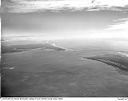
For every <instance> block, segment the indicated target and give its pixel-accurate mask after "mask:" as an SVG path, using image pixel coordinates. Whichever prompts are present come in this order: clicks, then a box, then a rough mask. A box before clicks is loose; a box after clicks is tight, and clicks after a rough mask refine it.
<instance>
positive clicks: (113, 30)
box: [105, 18, 128, 40]
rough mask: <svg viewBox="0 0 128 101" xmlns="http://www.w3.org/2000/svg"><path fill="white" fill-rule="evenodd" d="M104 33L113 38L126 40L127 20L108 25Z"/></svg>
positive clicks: (127, 36) (127, 34) (127, 33)
mask: <svg viewBox="0 0 128 101" xmlns="http://www.w3.org/2000/svg"><path fill="white" fill-rule="evenodd" d="M105 31H106V32H107V33H109V34H110V35H111V36H112V35H113V37H117V38H122V39H127V40H128V18H122V19H118V20H116V23H114V24H112V25H109V26H108V28H107V29H105Z"/></svg>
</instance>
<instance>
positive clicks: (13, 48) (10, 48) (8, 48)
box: [1, 44, 65, 53]
mask: <svg viewBox="0 0 128 101" xmlns="http://www.w3.org/2000/svg"><path fill="white" fill-rule="evenodd" d="M37 48H41V49H44V50H46V49H48V50H55V51H65V49H63V48H60V47H57V46H54V45H52V44H27V45H2V47H1V49H2V50H1V52H2V53H14V52H23V51H29V50H32V49H37Z"/></svg>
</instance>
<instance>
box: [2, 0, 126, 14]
mask: <svg viewBox="0 0 128 101" xmlns="http://www.w3.org/2000/svg"><path fill="white" fill-rule="evenodd" d="M2 2H4V3H3V6H5V8H8V12H17V13H20V12H22V13H25V12H35V11H45V10H52V11H55V10H57V11H58V10H65V9H70V10H83V9H86V10H90V11H94V10H104V9H108V10H127V9H128V7H127V5H128V0H5V1H2Z"/></svg>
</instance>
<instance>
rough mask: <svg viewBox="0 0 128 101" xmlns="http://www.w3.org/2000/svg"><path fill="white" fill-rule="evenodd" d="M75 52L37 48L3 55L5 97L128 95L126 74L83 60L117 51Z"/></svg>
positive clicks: (107, 66)
mask: <svg viewBox="0 0 128 101" xmlns="http://www.w3.org/2000/svg"><path fill="white" fill-rule="evenodd" d="M69 49H72V48H71V47H70V48H69ZM73 50H74V49H72V50H69V51H54V50H53V51H47V50H43V49H34V50H30V51H23V52H14V53H9V54H8V53H7V54H3V59H2V60H3V61H2V63H3V72H2V96H50V97H51V96H62V97H72V96H73V97H88V96H89V97H90V96H91V97H93V96H98V97H104V96H109V97H113V96H128V88H127V86H128V75H127V74H126V73H123V72H122V73H120V72H119V71H118V70H117V69H116V68H114V67H113V66H110V65H107V64H105V63H102V62H98V61H93V60H89V59H83V57H87V56H94V55H100V54H106V53H115V50H114V51H112V50H106V48H105V49H100V48H97V49H96V48H90V47H85V48H83V49H81V50H79V49H78V50H74V51H73ZM119 54H122V53H119ZM123 55H124V53H123ZM125 55H126V54H125Z"/></svg>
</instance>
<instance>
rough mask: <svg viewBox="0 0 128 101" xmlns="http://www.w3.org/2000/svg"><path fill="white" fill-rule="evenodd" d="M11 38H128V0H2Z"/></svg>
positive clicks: (5, 28)
mask: <svg viewBox="0 0 128 101" xmlns="http://www.w3.org/2000/svg"><path fill="white" fill-rule="evenodd" d="M1 11H2V35H3V37H4V38H5V39H8V40H20V39H21V40H22V39H28V40H45V39H49V40H52V39H53V40H54V39H77V38H79V39H84V38H89V39H97V38H102V39H103V38H117V39H119V38H120V39H125V40H127V39H128V34H127V32H128V27H127V26H128V0H2V10H1Z"/></svg>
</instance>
